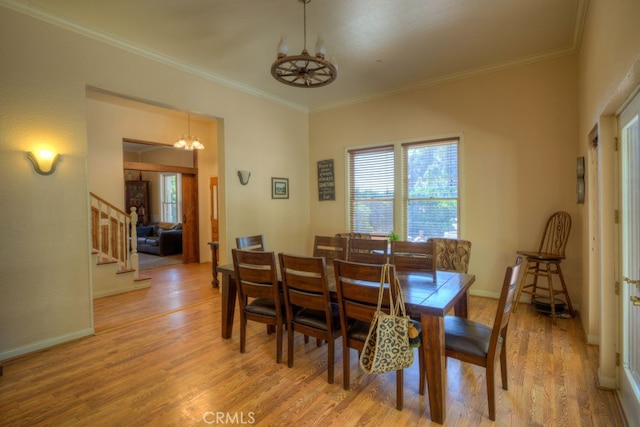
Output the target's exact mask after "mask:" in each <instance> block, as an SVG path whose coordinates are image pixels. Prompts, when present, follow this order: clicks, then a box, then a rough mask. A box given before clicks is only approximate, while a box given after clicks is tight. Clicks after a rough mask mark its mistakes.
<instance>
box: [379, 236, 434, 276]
mask: <svg viewBox="0 0 640 427" xmlns="http://www.w3.org/2000/svg"><path fill="white" fill-rule="evenodd" d="M434 249H435V248H434V243H433V242H405V241H399V240H398V241H392V242H391V257H390V262H391V264H393V265H395V266H396V270H397V271H420V272H425V273H430V274H432V275H433V276H434V277H435V274H436V269H435V262H434V253H435V252H434Z"/></svg>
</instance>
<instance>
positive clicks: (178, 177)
mask: <svg viewBox="0 0 640 427" xmlns="http://www.w3.org/2000/svg"><path fill="white" fill-rule="evenodd" d="M168 177H175V178H176V201H175V203H174V202H166V201H165V186H166V178H168ZM159 181H160V185H159V187H160V188H159V195H158V196H159V197H158V200H159V201H160V220H161V221H163V222H175V223H179V222H181V219H180V218H182V174H180V173H178V172H160V173H159ZM173 204H175V206H176V208H175V211H176V218H175V221H170V220H169V219H168V218H167V217H166V216H165V205H173Z"/></svg>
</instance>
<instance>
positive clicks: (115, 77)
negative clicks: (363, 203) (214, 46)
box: [0, 7, 309, 360]
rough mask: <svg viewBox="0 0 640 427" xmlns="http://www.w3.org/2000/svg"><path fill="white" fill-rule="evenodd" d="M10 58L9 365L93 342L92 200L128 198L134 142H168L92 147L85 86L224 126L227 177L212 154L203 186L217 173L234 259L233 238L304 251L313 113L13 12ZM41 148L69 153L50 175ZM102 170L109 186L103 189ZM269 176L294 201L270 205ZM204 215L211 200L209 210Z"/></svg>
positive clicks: (2, 74) (5, 165)
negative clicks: (94, 195)
mask: <svg viewBox="0 0 640 427" xmlns="http://www.w3.org/2000/svg"><path fill="white" fill-rule="evenodd" d="M0 56H1V57H2V58H5V59H7V60H6V61H3V66H2V67H0V97H1V98H0V99H1V102H0V129H1V132H0V180H1V182H3V185H2V186H0V195H1V196H2V215H0V234H1V235H2V236H3V244H2V246H0V255H1V256H0V275H1V277H2V280H1V281H0V293H1V297H0V360H3V359H6V358H9V357H13V356H16V355H20V354H24V353H27V352H30V351H34V350H37V349H39V348H44V347H48V346H51V345H54V344H56V343H59V342H64V341H68V340H70V339H74V338H77V337H81V336H85V335H88V334H91V333H92V332H93V319H92V303H91V277H90V268H89V267H90V264H89V262H90V240H89V238H90V236H89V221H88V218H89V204H88V194H89V191H94V190H96V192H98V193H100V194H104V195H105V197H106V198H107V199H109V200H116V201H117V200H121V199H122V191H123V183H122V180H123V177H122V172H121V171H120V170H121V168H122V149H121V146H120V142H121V138H122V137H123V136H126V137H130V138H138V137H139V139H150V140H152V141H158V142H162V139H160V138H159V137H157V136H156V135H148V134H147V133H146V132H148V131H145V133H144V134H136V133H135V132H129V131H127V132H122V133H123V134H121V135H114V140H115V139H117V140H118V143H117V145H118V148H117V150H116V149H115V145H116V143H115V142H114V141H110V143H108V144H104V145H100V144H93V143H92V142H91V141H89V140H88V128H89V127H90V126H91V125H92V124H93V122H92V120H93V119H92V118H91V117H89V116H88V111H89V107H88V105H87V104H88V102H87V97H86V88H87V86H91V87H98V88H102V89H105V90H109V91H112V92H115V93H119V94H125V95H129V96H132V97H135V98H136V99H142V100H149V101H153V102H154V103H156V104H160V105H165V106H171V107H172V108H175V109H176V110H181V111H190V112H192V113H194V114H198V115H202V116H204V117H216V118H219V120H220V121H219V126H218V128H217V130H216V132H217V140H218V141H219V146H218V150H217V153H214V152H212V153H211V156H214V157H215V158H217V159H220V166H219V170H217V171H216V170H215V168H214V167H213V166H212V165H211V164H210V163H208V162H209V160H207V158H206V156H207V155H206V154H205V159H200V160H202V161H204V162H205V163H207V164H204V165H199V169H200V168H202V169H203V170H206V173H203V174H202V177H201V180H200V181H199V183H198V185H199V187H200V188H201V189H202V188H203V189H205V190H206V189H208V176H209V175H211V174H215V173H218V174H219V176H220V185H221V191H220V193H221V194H220V202H221V206H222V208H223V210H222V212H221V215H220V216H221V220H222V221H223V223H224V222H225V220H226V227H225V229H224V230H222V235H221V239H222V241H221V246H222V250H223V253H222V260H223V262H224V261H226V260H227V259H228V254H229V245H230V243H231V242H232V241H233V238H235V237H236V236H239V235H244V234H252V233H257V232H260V233H264V234H265V235H266V239H267V244H268V246H269V247H270V248H273V249H274V250H284V251H292V252H295V251H297V252H302V251H305V250H307V248H308V246H309V237H308V236H307V235H308V229H309V225H308V224H309V201H308V194H307V188H308V187H309V175H308V171H307V164H308V148H307V147H308V143H307V139H308V118H307V114H306V113H305V112H303V111H300V110H295V109H292V108H290V107H287V106H284V105H281V104H277V103H274V102H272V101H269V100H268V99H266V98H264V97H259V96H255V95H252V94H249V93H246V92H241V91H239V90H234V89H231V88H229V87H225V86H222V85H220V84H217V83H215V82H214V81H212V80H208V79H205V78H203V77H200V76H198V75H196V74H192V73H188V72H186V71H184V70H178V69H176V68H173V67H171V66H168V65H164V64H161V63H158V62H154V61H152V60H150V59H146V58H143V57H141V56H138V55H135V54H133V53H130V52H128V51H124V50H120V49H117V48H115V47H112V46H109V45H106V44H104V43H101V42H98V41H96V40H94V39H90V38H86V37H83V36H81V35H79V34H77V33H75V32H71V31H67V30H65V29H61V28H58V27H54V26H52V25H50V24H47V23H44V22H42V21H39V20H36V19H33V18H30V17H28V16H26V15H22V14H19V13H16V12H14V11H11V10H9V9H7V8H5V7H0ZM173 137H174V136H172V137H171V138H173ZM39 146H49V147H52V148H54V149H55V150H56V151H59V152H60V153H61V154H62V156H63V159H62V162H61V163H60V165H59V167H58V170H57V171H56V173H55V174H54V175H52V176H48V177H45V176H40V175H38V174H36V173H35V172H34V171H33V168H32V167H31V165H30V163H29V161H28V160H27V158H26V151H29V150H35V149H36V148H37V147H39ZM205 152H206V150H205ZM207 168H209V169H208V170H207ZM100 169H103V172H104V174H105V175H104V176H106V177H108V179H104V180H102V179H97V180H96V179H94V176H100V174H101V172H97V171H99V170H100ZM237 169H248V170H251V171H252V177H251V182H250V183H249V185H247V186H241V185H240V183H239V181H238V179H237V176H236V170H237ZM107 171H111V172H107ZM113 171H115V172H113ZM94 172H96V173H94ZM113 173H115V174H116V175H112V174H113ZM272 176H280V177H287V178H289V179H290V182H291V197H290V199H289V200H271V195H270V185H271V182H270V178H271V177H272ZM94 187H95V188H94ZM207 211H208V202H203V201H202V200H200V212H201V213H202V212H207ZM201 243H202V242H201ZM204 244H206V242H204ZM206 250H208V249H206ZM201 251H203V249H202V248H201Z"/></svg>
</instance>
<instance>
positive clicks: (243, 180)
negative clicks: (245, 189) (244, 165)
mask: <svg viewBox="0 0 640 427" xmlns="http://www.w3.org/2000/svg"><path fill="white" fill-rule="evenodd" d="M238 178H240V184H242V185H247V184H248V183H249V178H251V172H249V171H238Z"/></svg>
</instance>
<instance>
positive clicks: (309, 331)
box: [278, 253, 342, 384]
mask: <svg viewBox="0 0 640 427" xmlns="http://www.w3.org/2000/svg"><path fill="white" fill-rule="evenodd" d="M278 258H279V260H280V271H281V273H282V287H283V290H284V301H285V312H286V326H287V364H288V366H289V367H290V368H291V367H293V354H294V352H293V344H294V333H295V332H299V333H301V334H304V335H305V337H307V336H311V337H315V338H316V339H318V340H324V341H326V342H327V344H328V352H327V359H328V363H327V381H328V382H329V384H333V377H334V375H333V372H334V361H335V339H336V338H338V337H339V336H340V335H341V333H342V330H341V329H340V315H339V313H338V304H336V303H333V302H331V298H330V294H329V286H328V283H327V266H326V262H325V259H324V258H322V257H303V256H295V255H287V254H283V253H280V254H278Z"/></svg>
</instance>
